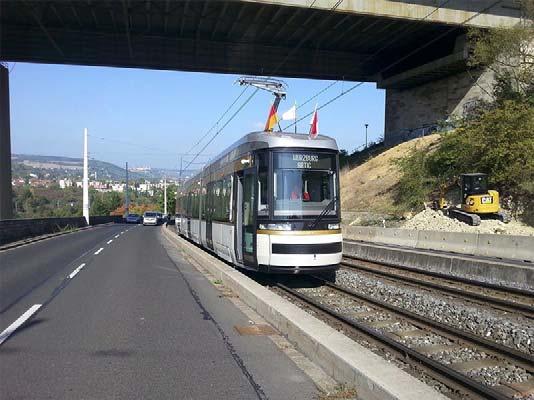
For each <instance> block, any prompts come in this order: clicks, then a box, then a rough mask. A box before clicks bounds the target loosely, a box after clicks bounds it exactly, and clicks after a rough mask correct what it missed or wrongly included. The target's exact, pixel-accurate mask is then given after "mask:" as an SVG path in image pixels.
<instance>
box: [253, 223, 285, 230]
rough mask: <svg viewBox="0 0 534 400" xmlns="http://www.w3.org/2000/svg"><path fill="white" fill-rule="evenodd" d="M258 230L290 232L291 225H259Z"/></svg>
mask: <svg viewBox="0 0 534 400" xmlns="http://www.w3.org/2000/svg"><path fill="white" fill-rule="evenodd" d="M259 228H260V229H262V230H271V231H290V230H291V224H260V225H259Z"/></svg>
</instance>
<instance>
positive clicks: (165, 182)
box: [163, 177, 167, 216]
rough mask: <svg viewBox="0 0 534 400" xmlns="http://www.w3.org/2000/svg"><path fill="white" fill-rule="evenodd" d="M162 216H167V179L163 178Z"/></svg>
mask: <svg viewBox="0 0 534 400" xmlns="http://www.w3.org/2000/svg"><path fill="white" fill-rule="evenodd" d="M163 214H165V216H167V177H165V178H163Z"/></svg>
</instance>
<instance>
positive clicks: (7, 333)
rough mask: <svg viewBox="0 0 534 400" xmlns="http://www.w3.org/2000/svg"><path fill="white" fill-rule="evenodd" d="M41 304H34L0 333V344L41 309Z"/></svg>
mask: <svg viewBox="0 0 534 400" xmlns="http://www.w3.org/2000/svg"><path fill="white" fill-rule="evenodd" d="M41 305H42V304H34V305H33V306H31V307H30V308H29V309H28V311H26V312H25V313H24V314H22V315H21V316H20V317H18V318H17V320H16V321H15V322H13V323H12V324H11V325H9V326H8V327H7V328H6V329H5V330H4V331H3V332H2V333H0V344H2V343H4V342H5V341H6V340H7V338H8V337H10V336H11V335H12V334H13V332H15V331H16V330H17V329H18V328H19V327H20V326H21V325H22V324H23V323H24V322H26V321H27V320H28V318H30V317H31V316H32V315H33V314H35V312H36V311H37V310H38V309H40V308H41Z"/></svg>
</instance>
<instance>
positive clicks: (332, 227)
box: [328, 224, 339, 229]
mask: <svg viewBox="0 0 534 400" xmlns="http://www.w3.org/2000/svg"><path fill="white" fill-rule="evenodd" d="M328 229H339V224H328Z"/></svg>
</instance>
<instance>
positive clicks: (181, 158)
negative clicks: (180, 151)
mask: <svg viewBox="0 0 534 400" xmlns="http://www.w3.org/2000/svg"><path fill="white" fill-rule="evenodd" d="M182 161H183V157H182V156H180V177H179V179H178V181H179V182H180V188H181V187H182Z"/></svg>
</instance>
